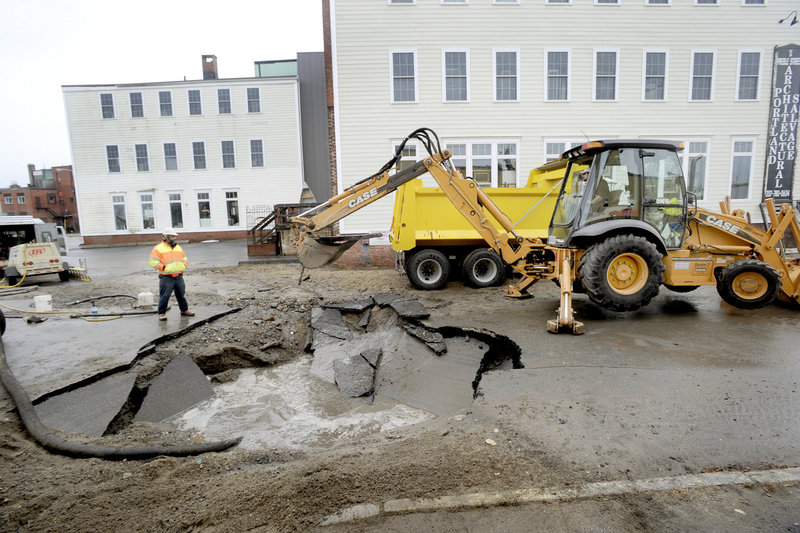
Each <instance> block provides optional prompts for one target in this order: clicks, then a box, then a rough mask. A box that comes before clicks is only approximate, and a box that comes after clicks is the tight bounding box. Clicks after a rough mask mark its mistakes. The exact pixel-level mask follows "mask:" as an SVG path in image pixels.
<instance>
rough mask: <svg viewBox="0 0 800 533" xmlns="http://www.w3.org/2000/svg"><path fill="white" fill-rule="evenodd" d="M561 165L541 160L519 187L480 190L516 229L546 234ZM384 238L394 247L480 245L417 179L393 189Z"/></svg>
mask: <svg viewBox="0 0 800 533" xmlns="http://www.w3.org/2000/svg"><path fill="white" fill-rule="evenodd" d="M565 167H566V162H565V161H554V162H551V163H547V164H545V165H542V166H540V167H538V168H536V169H534V170H532V171H531V172H530V174H529V176H528V182H527V183H526V186H525V187H516V188H486V189H484V191H486V193H487V194H488V195H489V196H490V197H491V198H492V200H493V201H494V202H495V203H497V205H498V206H499V207H500V209H501V210H502V211H503V212H504V213H506V214H507V215H508V216H509V218H510V219H511V220H513V221H514V222H515V223H516V224H517V225H516V230H517V233H519V234H520V235H522V236H524V237H530V238H541V239H546V238H547V230H548V227H549V225H550V218H551V216H552V214H553V209H554V207H555V201H556V197H557V196H558V185H559V184H560V182H561V178H562V177H563V176H564V168H565ZM537 204H538V205H537ZM534 206H536V207H535V208H534V209H533V210H532V211H531V208H533V207H534ZM529 211H530V212H529ZM526 213H527V216H526ZM492 222H493V223H494V225H495V226H496V227H497V228H498V229H499V228H500V226H499V224H497V222H496V221H494V220H492ZM389 238H390V241H391V243H392V248H393V249H394V250H395V251H398V252H400V251H409V250H412V249H414V248H418V247H432V248H440V247H450V246H481V247H485V246H486V242H485V241H484V239H482V238H481V236H480V235H479V234H478V232H477V231H475V230H474V229H473V228H472V226H470V224H469V222H467V220H466V219H465V218H464V216H463V215H462V214H461V213H459V212H458V210H457V209H456V208H455V207H454V206H453V204H452V202H451V201H450V200H448V198H447V197H446V196H445V194H444V192H442V190H441V189H440V188H439V187H424V186H423V183H422V181H421V180H420V179H415V180H412V181H410V182H408V183H406V184H405V185H403V186H401V187H400V188H398V189H397V194H396V196H395V202H394V218H393V220H392V227H391V232H390V235H389Z"/></svg>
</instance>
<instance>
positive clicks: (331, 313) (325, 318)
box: [311, 307, 352, 340]
mask: <svg viewBox="0 0 800 533" xmlns="http://www.w3.org/2000/svg"><path fill="white" fill-rule="evenodd" d="M311 327H312V328H314V330H315V331H319V332H320V333H324V334H325V335H328V336H330V337H334V338H337V339H341V340H347V339H349V338H350V337H352V333H351V332H350V327H349V326H348V325H347V322H345V321H344V318H342V313H340V312H339V310H338V309H333V308H330V307H315V308H314V309H312V310H311Z"/></svg>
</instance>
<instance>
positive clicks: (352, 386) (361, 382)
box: [333, 355, 375, 398]
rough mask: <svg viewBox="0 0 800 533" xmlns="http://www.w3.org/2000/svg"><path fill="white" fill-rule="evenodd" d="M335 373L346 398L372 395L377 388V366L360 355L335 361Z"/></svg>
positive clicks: (335, 377)
mask: <svg viewBox="0 0 800 533" xmlns="http://www.w3.org/2000/svg"><path fill="white" fill-rule="evenodd" d="M333 375H334V379H335V380H336V386H337V387H339V392H340V393H341V394H342V396H344V397H345V398H358V397H360V396H370V395H372V393H373V392H374V390H375V368H374V367H373V366H372V365H370V364H369V363H368V362H367V361H366V359H364V358H363V357H361V356H360V355H354V356H351V357H350V358H349V359H348V360H346V361H342V360H336V361H334V362H333Z"/></svg>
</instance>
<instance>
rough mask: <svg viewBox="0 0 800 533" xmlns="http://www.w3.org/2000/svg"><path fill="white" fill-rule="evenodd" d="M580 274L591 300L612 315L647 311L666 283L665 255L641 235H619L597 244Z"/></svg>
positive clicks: (592, 247)
mask: <svg viewBox="0 0 800 533" xmlns="http://www.w3.org/2000/svg"><path fill="white" fill-rule="evenodd" d="M578 272H579V274H580V277H581V283H582V284H583V288H584V290H585V291H586V294H587V295H588V296H589V299H590V300H592V301H593V302H594V303H596V304H597V305H599V306H600V307H603V308H604V309H609V310H611V311H635V310H636V309H639V308H641V307H644V306H645V305H647V304H648V303H650V300H652V299H653V298H654V297H655V296H656V295H657V294H658V288H659V287H660V286H661V284H662V283H663V282H664V263H663V262H662V260H661V254H660V253H659V252H658V249H657V248H656V245H655V244H653V243H651V242H650V241H648V240H647V239H645V238H644V237H640V236H638V235H615V236H612V237H609V238H607V239H605V240H603V241H600V242H598V243H596V244H593V245H592V246H590V247H589V248H588V249H587V250H586V253H584V254H583V256H582V257H581V262H580V266H579V267H578Z"/></svg>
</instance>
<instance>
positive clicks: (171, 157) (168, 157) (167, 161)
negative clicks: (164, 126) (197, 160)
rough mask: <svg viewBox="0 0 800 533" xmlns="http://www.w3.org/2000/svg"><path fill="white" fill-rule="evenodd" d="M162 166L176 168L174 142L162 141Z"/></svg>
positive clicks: (176, 157)
mask: <svg viewBox="0 0 800 533" xmlns="http://www.w3.org/2000/svg"><path fill="white" fill-rule="evenodd" d="M164 168H165V169H166V170H178V148H177V146H176V145H175V143H164Z"/></svg>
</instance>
